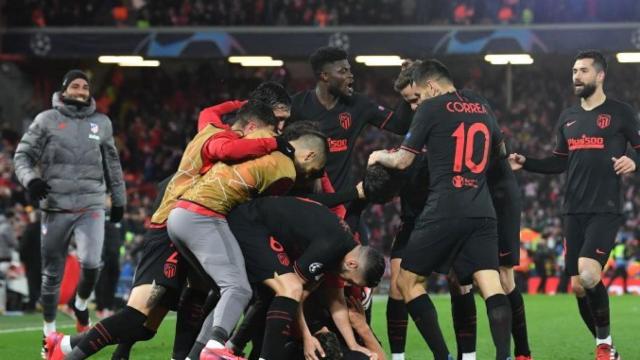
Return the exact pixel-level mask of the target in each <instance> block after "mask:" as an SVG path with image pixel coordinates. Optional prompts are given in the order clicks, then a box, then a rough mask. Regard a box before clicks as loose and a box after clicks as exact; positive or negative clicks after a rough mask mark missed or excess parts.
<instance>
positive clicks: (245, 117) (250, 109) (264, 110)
mask: <svg viewBox="0 0 640 360" xmlns="http://www.w3.org/2000/svg"><path fill="white" fill-rule="evenodd" d="M251 120H258V121H260V122H263V123H264V124H265V125H271V126H274V127H277V126H278V118H276V116H275V115H273V109H271V106H269V105H267V104H265V103H263V102H262V101H259V100H253V99H252V100H249V101H247V103H246V104H244V105H242V107H241V108H240V110H238V114H237V115H236V120H235V122H236V123H239V124H240V125H242V126H244V125H246V124H247V123H248V122H249V121H251Z"/></svg>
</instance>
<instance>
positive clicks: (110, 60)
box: [98, 55, 144, 64]
mask: <svg viewBox="0 0 640 360" xmlns="http://www.w3.org/2000/svg"><path fill="white" fill-rule="evenodd" d="M143 60H144V59H143V58H142V56H132V55H122V56H121V55H102V56H98V62H99V63H101V64H117V63H120V62H133V61H143Z"/></svg>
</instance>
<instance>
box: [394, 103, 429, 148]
mask: <svg viewBox="0 0 640 360" xmlns="http://www.w3.org/2000/svg"><path fill="white" fill-rule="evenodd" d="M431 115H432V114H431V107H430V106H429V104H422V105H421V106H420V107H418V110H417V111H416V114H415V116H414V117H413V121H411V126H410V127H409V132H407V134H406V135H405V137H404V140H403V141H402V145H401V148H402V149H405V150H408V151H410V152H413V153H415V154H419V153H421V152H422V148H423V147H424V145H426V142H427V137H428V136H429V133H430V131H431V129H432V128H433V125H434V122H435V117H433V116H431Z"/></svg>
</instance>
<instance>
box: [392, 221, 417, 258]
mask: <svg viewBox="0 0 640 360" xmlns="http://www.w3.org/2000/svg"><path fill="white" fill-rule="evenodd" d="M414 227H415V223H414V222H408V221H406V222H403V223H402V225H400V231H398V234H396V237H395V238H394V239H393V243H392V244H391V259H401V258H402V253H403V251H404V249H405V248H406V247H407V244H408V243H409V238H410V237H411V232H413V228H414Z"/></svg>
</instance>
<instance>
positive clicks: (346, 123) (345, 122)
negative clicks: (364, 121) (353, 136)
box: [338, 112, 351, 130]
mask: <svg viewBox="0 0 640 360" xmlns="http://www.w3.org/2000/svg"><path fill="white" fill-rule="evenodd" d="M338 120H339V121H340V126H342V128H343V129H345V130H348V129H349V128H350V127H351V114H349V113H348V112H343V113H340V115H338Z"/></svg>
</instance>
